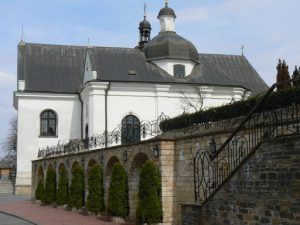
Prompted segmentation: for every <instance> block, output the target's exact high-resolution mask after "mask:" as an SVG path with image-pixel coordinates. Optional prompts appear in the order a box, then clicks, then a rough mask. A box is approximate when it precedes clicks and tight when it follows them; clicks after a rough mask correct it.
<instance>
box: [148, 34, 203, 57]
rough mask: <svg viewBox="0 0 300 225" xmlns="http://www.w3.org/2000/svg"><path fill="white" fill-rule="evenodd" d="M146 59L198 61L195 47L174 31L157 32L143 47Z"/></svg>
mask: <svg viewBox="0 0 300 225" xmlns="http://www.w3.org/2000/svg"><path fill="white" fill-rule="evenodd" d="M143 50H144V52H145V55H146V57H147V59H148V60H159V59H184V60H192V61H195V62H198V60H199V55H198V51H197V49H196V47H195V46H194V45H193V44H192V43H191V42H190V41H188V40H186V39H184V38H183V37H181V36H179V35H178V34H176V33H175V32H163V33H159V34H158V35H157V36H156V37H154V38H153V39H152V40H151V41H149V42H148V44H147V45H146V46H145V47H144V49H143Z"/></svg>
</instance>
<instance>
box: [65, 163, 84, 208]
mask: <svg viewBox="0 0 300 225" xmlns="http://www.w3.org/2000/svg"><path fill="white" fill-rule="evenodd" d="M83 198H84V180H83V170H82V168H81V166H79V165H76V166H74V168H73V170H72V181H71V186H70V193H69V199H68V206H69V207H70V208H73V207H75V208H76V209H80V208H81V207H82V206H83V202H84V200H83Z"/></svg>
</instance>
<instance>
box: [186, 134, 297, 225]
mask: <svg viewBox="0 0 300 225" xmlns="http://www.w3.org/2000/svg"><path fill="white" fill-rule="evenodd" d="M181 210H182V211H181V214H182V218H181V224H182V225H209V224H211V225H221V224H234V225H238V224H245V225H256V224H270V225H271V224H272V225H299V224H300V136H289V137H288V136H286V137H281V138H278V139H275V140H273V141H271V142H268V143H264V144H263V145H262V146H261V147H260V148H259V149H257V151H256V152H255V153H254V154H253V155H252V156H251V158H250V159H249V160H248V161H247V162H246V163H245V164H244V165H243V166H242V167H241V168H240V169H239V170H238V172H237V173H236V174H235V175H234V176H233V177H232V178H231V179H230V180H229V181H228V182H227V183H226V184H225V185H224V186H222V187H221V189H220V190H219V191H218V192H217V193H216V194H215V195H214V196H213V197H212V198H211V199H210V200H209V201H208V202H206V203H205V204H204V205H203V206H200V205H195V204H183V205H182V208H181Z"/></svg>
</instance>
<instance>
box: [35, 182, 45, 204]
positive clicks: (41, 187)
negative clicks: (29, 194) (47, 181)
mask: <svg viewBox="0 0 300 225" xmlns="http://www.w3.org/2000/svg"><path fill="white" fill-rule="evenodd" d="M43 194H44V182H43V179H40V180H39V183H38V186H37V188H36V190H35V199H36V200H42V198H43Z"/></svg>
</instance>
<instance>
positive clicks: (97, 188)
mask: <svg viewBox="0 0 300 225" xmlns="http://www.w3.org/2000/svg"><path fill="white" fill-rule="evenodd" d="M88 186H89V195H88V198H87V209H88V211H90V212H92V213H95V214H98V213H99V212H103V211H104V209H105V207H104V188H103V172H102V168H101V167H100V165H95V166H93V167H92V169H91V171H90V174H89V179H88Z"/></svg>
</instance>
